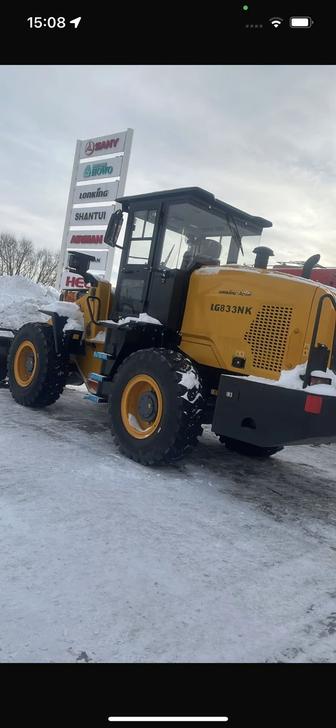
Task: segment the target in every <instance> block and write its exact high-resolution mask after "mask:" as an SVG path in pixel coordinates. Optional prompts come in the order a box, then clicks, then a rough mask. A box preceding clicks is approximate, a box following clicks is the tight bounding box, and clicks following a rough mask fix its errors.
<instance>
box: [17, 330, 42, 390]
mask: <svg viewBox="0 0 336 728" xmlns="http://www.w3.org/2000/svg"><path fill="white" fill-rule="evenodd" d="M36 367H37V351H36V349H35V346H34V344H32V342H31V341H28V339H26V340H25V341H22V342H21V344H20V346H19V348H18V349H17V351H16V353H15V357H14V377H15V381H16V383H17V384H18V385H19V386H20V387H29V385H30V384H31V383H32V381H33V379H34V376H35V372H36Z"/></svg>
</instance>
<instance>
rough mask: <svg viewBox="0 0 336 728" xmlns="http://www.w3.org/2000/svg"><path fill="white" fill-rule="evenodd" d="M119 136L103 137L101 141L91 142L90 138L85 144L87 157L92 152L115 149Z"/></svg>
mask: <svg viewBox="0 0 336 728" xmlns="http://www.w3.org/2000/svg"><path fill="white" fill-rule="evenodd" d="M118 142H119V137H116V139H103V141H101V142H93V141H92V139H90V141H88V142H86V144H85V154H86V156H87V157H91V154H94V152H102V151H108V150H109V149H115V148H116V146H118Z"/></svg>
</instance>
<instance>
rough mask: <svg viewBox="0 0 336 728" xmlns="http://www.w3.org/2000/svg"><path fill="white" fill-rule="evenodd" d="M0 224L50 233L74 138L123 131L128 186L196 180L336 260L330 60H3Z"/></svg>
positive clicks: (43, 241) (279, 250)
mask: <svg viewBox="0 0 336 728" xmlns="http://www.w3.org/2000/svg"><path fill="white" fill-rule="evenodd" d="M0 91H1V99H2V104H1V113H0V139H1V171H2V174H1V177H0V188H1V189H0V231H10V232H13V233H14V234H16V235H17V236H25V237H29V238H30V239H32V240H33V241H34V242H35V244H36V245H37V246H39V247H41V246H47V247H48V248H50V249H57V248H59V246H60V244H61V239H62V233H63V226H64V218H65V212H66V205H67V198H68V192H69V185H70V178H71V172H72V164H73V155H74V149H75V142H76V139H85V138H90V137H95V136H103V135H106V134H110V133H112V132H115V131H122V130H123V129H126V128H127V127H131V128H133V129H134V139H133V149H132V153H131V159H130V166H129V172H128V178H127V183H126V193H127V194H137V193H140V192H151V191H153V190H160V189H167V188H174V187H182V186H187V185H193V186H200V187H204V188H205V189H207V190H209V191H210V192H213V193H214V194H215V195H216V197H219V198H220V199H222V200H224V201H226V202H228V203H230V204H232V205H234V206H235V207H241V208H242V209H243V210H246V211H247V212H249V213H251V214H256V215H260V216H262V217H266V218H268V219H269V220H272V222H273V228H271V229H269V230H267V231H265V233H264V241H265V243H267V244H268V245H270V246H271V247H272V248H273V250H274V252H275V258H274V259H273V261H276V260H295V259H299V260H300V259H305V258H306V257H308V256H309V255H312V254H314V253H316V252H319V253H321V263H323V264H325V265H334V266H336V186H335V173H336V169H335V160H336V130H335V129H336V128H335V118H336V66H2V67H1V68H0Z"/></svg>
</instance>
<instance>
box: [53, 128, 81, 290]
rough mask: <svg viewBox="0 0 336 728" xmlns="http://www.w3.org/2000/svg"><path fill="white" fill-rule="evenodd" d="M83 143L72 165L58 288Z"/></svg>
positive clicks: (76, 152)
mask: <svg viewBox="0 0 336 728" xmlns="http://www.w3.org/2000/svg"><path fill="white" fill-rule="evenodd" d="M81 144H82V141H81V139H78V140H77V143H76V148H75V156H74V161H73V167H72V175H71V183H70V191H69V197H68V206H67V211H66V215H65V223H64V229H63V238H62V246H61V253H60V259H59V263H58V268H57V276H56V288H60V286H61V278H62V273H63V268H64V266H65V264H66V252H67V242H68V233H69V225H70V216H71V212H72V205H73V197H74V193H75V184H76V176H77V168H78V163H79V158H80V148H81Z"/></svg>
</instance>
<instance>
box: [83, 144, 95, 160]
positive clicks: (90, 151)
mask: <svg viewBox="0 0 336 728" xmlns="http://www.w3.org/2000/svg"><path fill="white" fill-rule="evenodd" d="M94 150H95V145H94V142H91V141H89V142H87V143H86V144H85V154H87V156H88V157H89V156H90V155H91V154H93V152H94Z"/></svg>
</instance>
